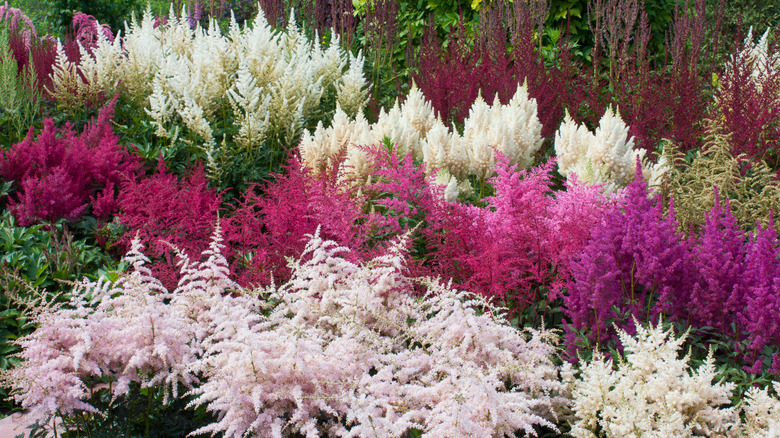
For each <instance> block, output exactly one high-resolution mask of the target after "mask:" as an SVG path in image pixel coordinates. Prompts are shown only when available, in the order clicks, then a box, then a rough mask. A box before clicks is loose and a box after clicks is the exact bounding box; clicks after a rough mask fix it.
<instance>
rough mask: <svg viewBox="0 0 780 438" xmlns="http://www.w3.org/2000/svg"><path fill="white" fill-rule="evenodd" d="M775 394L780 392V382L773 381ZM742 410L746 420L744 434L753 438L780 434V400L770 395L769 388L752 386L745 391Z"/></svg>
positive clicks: (769, 437)
mask: <svg viewBox="0 0 780 438" xmlns="http://www.w3.org/2000/svg"><path fill="white" fill-rule="evenodd" d="M772 387H773V389H774V392H775V394H780V383H778V382H772ZM742 412H743V413H744V415H745V421H744V422H743V425H742V434H743V435H744V436H747V437H751V438H776V437H778V436H780V400H778V399H776V398H774V397H772V396H770V395H769V392H768V388H757V387H751V388H750V389H748V390H747V392H746V393H745V398H744V399H743V406H742Z"/></svg>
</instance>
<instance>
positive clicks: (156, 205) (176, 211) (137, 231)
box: [117, 158, 222, 289]
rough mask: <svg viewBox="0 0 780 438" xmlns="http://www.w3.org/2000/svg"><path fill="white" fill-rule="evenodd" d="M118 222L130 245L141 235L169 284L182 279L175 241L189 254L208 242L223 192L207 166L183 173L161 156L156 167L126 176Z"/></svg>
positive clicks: (158, 271) (157, 274) (123, 242)
mask: <svg viewBox="0 0 780 438" xmlns="http://www.w3.org/2000/svg"><path fill="white" fill-rule="evenodd" d="M118 202H119V206H120V208H121V212H120V213H119V214H118V215H117V218H118V219H119V222H121V223H122V224H123V225H125V226H126V227H127V232H126V233H125V235H124V236H123V237H122V238H121V239H120V240H119V242H118V243H119V244H120V245H122V246H123V247H125V248H129V247H130V246H129V245H130V242H131V241H132V240H133V239H135V238H137V239H139V241H140V242H141V243H142V244H143V245H144V246H145V247H146V248H147V255H148V256H149V257H151V258H152V259H153V260H155V261H156V263H155V264H154V268H153V272H154V275H155V277H157V278H159V279H160V281H162V282H163V284H164V285H165V287H166V288H168V289H173V287H175V286H176V283H177V282H178V272H179V268H178V267H177V265H176V256H175V252H174V251H173V249H172V247H171V245H175V246H176V247H177V248H179V249H181V250H182V251H184V252H187V253H189V254H199V253H201V252H202V251H204V250H205V249H206V248H207V247H208V244H209V237H210V236H211V233H212V230H213V227H214V223H216V221H217V213H218V211H219V208H220V204H221V203H222V198H221V196H220V194H219V193H217V192H216V191H215V190H213V189H209V188H208V179H207V178H206V174H205V172H204V170H203V167H201V166H198V167H196V168H194V169H192V171H191V172H190V174H189V176H188V177H187V178H185V179H182V180H179V178H178V177H177V176H176V174H174V173H170V172H168V170H167V168H166V166H165V162H164V161H163V160H162V158H161V159H160V161H159V164H158V167H157V173H156V174H154V175H152V176H150V177H148V178H144V179H141V180H138V181H136V180H127V181H126V182H125V183H124V184H123V185H122V190H121V191H120V193H119V198H118Z"/></svg>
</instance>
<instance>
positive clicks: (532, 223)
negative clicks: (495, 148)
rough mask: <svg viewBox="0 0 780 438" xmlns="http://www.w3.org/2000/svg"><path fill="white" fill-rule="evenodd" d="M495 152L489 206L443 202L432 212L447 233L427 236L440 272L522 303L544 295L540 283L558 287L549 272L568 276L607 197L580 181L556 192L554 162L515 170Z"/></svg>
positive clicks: (482, 291)
mask: <svg viewBox="0 0 780 438" xmlns="http://www.w3.org/2000/svg"><path fill="white" fill-rule="evenodd" d="M497 157H498V158H497V163H496V168H495V172H496V176H495V177H493V178H492V179H490V180H489V182H490V183H491V184H492V185H493V186H494V188H495V194H494V195H493V196H489V197H487V198H485V199H484V200H483V201H484V202H485V203H486V206H485V207H484V208H480V207H475V206H466V205H462V204H457V203H447V202H444V201H442V202H440V204H439V205H440V207H439V208H438V210H437V213H436V215H435V217H436V218H437V223H438V224H440V226H441V228H440V229H439V230H438V234H439V235H441V236H442V237H438V240H435V239H436V237H437V235H436V234H433V235H432V236H431V237H430V239H431V240H432V241H433V242H435V243H434V244H432V245H431V246H432V247H434V248H436V251H435V252H434V254H433V256H432V257H433V259H434V263H435V264H436V266H437V271H436V272H437V274H440V275H444V276H446V277H454V278H455V279H456V280H458V281H459V282H462V284H463V287H465V288H467V289H469V290H472V291H474V292H478V293H480V294H482V295H484V296H487V297H498V298H507V297H508V296H512V297H513V298H514V299H515V300H516V303H517V305H518V306H519V307H520V308H523V307H525V306H527V305H528V304H530V303H532V302H534V301H536V300H538V299H540V298H542V297H539V296H537V294H538V293H539V288H538V286H540V285H544V286H548V287H551V288H552V289H553V291H557V290H558V289H560V286H561V285H560V284H558V282H557V281H555V275H550V272H557V274H559V275H562V276H566V275H567V273H568V269H569V262H570V259H571V258H573V257H574V256H576V255H577V254H578V253H579V251H580V249H581V248H582V247H583V246H584V245H585V243H586V241H587V239H588V238H589V236H590V233H591V229H592V228H593V227H594V226H596V225H597V223H598V221H599V220H600V218H601V215H602V214H603V212H604V211H605V210H606V208H607V206H608V201H607V200H606V199H605V198H604V197H603V195H601V193H600V192H599V190H598V188H594V187H592V186H587V185H584V184H580V183H577V182H576V180H574V181H570V182H569V184H568V185H567V188H566V190H565V191H558V192H555V194H553V192H552V188H551V185H552V182H551V173H550V172H551V170H552V166H554V162H553V161H550V162H548V163H547V164H545V165H542V166H539V167H535V168H531V169H528V170H518V168H517V167H518V166H517V165H515V166H512V165H510V161H509V159H508V157H506V156H505V155H503V154H501V153H500V152H499V153H497ZM551 298H552V297H551ZM512 310H515V309H512Z"/></svg>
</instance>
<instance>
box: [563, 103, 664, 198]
mask: <svg viewBox="0 0 780 438" xmlns="http://www.w3.org/2000/svg"><path fill="white" fill-rule="evenodd" d="M555 154H556V155H557V159H558V169H559V171H560V172H561V174H562V175H564V176H566V177H567V178H568V177H569V176H570V175H572V174H576V175H577V180H578V181H582V182H586V183H588V184H606V185H607V189H608V190H611V189H614V188H620V187H625V186H626V185H628V183H630V182H631V181H633V177H634V174H635V172H636V163H637V160H639V161H640V162H641V164H642V168H643V172H642V173H643V175H644V177H645V178H646V179H649V180H658V179H659V178H660V176H659V175H656V174H654V170H655V171H656V173H658V172H660V171H661V169H662V167H663V166H659V167H658V168H654V167H653V166H652V163H651V162H650V161H649V160H646V159H645V151H644V149H639V150H635V149H634V138H633V137H631V138H628V126H626V124H625V122H623V120H622V119H621V118H620V112H617V111H613V110H612V108H611V107H610V108H607V111H606V112H605V113H604V116H603V117H602V118H601V120H600V121H599V127H598V128H596V132H595V133H591V132H590V131H588V129H587V128H586V127H585V126H583V125H578V124H577V123H576V122H574V120H572V118H571V116H570V115H569V113H568V111H567V112H566V116H565V118H564V122H563V124H562V125H561V127H560V128H559V129H558V131H557V132H556V133H555Z"/></svg>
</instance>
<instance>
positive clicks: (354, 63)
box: [336, 52, 368, 117]
mask: <svg viewBox="0 0 780 438" xmlns="http://www.w3.org/2000/svg"><path fill="white" fill-rule="evenodd" d="M367 86H368V84H367V82H366V78H365V76H364V75H363V56H362V55H361V54H360V52H358V54H357V56H352V54H350V55H349V69H348V70H347V72H346V73H345V74H344V76H342V77H341V79H340V80H339V83H338V84H337V85H336V101H337V102H338V103H339V105H340V106H341V109H342V110H344V112H345V113H347V115H349V116H350V117H355V116H356V115H357V114H358V113H359V112H362V111H363V108H364V107H365V106H366V103H368V89H367Z"/></svg>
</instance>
